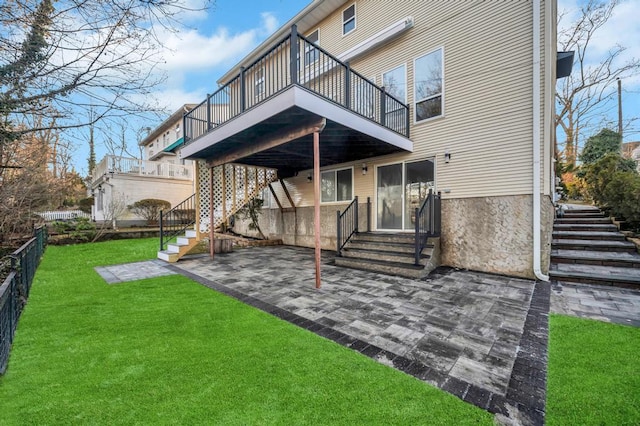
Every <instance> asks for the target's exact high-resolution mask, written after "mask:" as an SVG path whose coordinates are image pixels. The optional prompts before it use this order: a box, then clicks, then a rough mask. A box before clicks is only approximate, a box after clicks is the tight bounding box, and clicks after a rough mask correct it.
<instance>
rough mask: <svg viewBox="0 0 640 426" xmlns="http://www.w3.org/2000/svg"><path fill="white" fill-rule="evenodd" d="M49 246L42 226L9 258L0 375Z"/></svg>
mask: <svg viewBox="0 0 640 426" xmlns="http://www.w3.org/2000/svg"><path fill="white" fill-rule="evenodd" d="M46 246H47V228H46V226H41V227H39V228H36V229H35V231H34V237H33V238H31V239H30V240H29V241H27V242H26V243H25V244H23V245H22V247H20V248H19V249H18V250H16V251H14V252H13V253H11V254H10V255H9V257H10V259H11V270H10V272H9V275H8V276H7V278H6V279H5V280H4V282H3V283H2V285H1V286H0V374H4V372H5V371H6V369H7V364H8V362H9V353H10V351H11V345H12V344H13V338H14V335H15V331H16V327H17V325H18V319H19V318H20V314H21V313H22V310H23V308H24V305H25V304H26V303H27V299H28V298H29V293H30V292H31V284H32V283H33V277H34V276H35V273H36V269H37V268H38V265H39V264H40V260H41V259H42V254H43V253H44V250H45V248H46Z"/></svg>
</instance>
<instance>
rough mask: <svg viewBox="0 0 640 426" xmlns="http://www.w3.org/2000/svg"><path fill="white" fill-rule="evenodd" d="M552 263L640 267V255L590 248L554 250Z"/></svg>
mask: <svg viewBox="0 0 640 426" xmlns="http://www.w3.org/2000/svg"><path fill="white" fill-rule="evenodd" d="M551 262H552V263H570V264H581V265H594V266H615V267H619V268H640V255H639V254H637V253H626V252H622V253H620V252H617V253H616V252H606V251H589V250H552V251H551Z"/></svg>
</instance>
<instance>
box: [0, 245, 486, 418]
mask: <svg viewBox="0 0 640 426" xmlns="http://www.w3.org/2000/svg"><path fill="white" fill-rule="evenodd" d="M156 244H157V240H155V239H151V240H121V241H112V242H105V243H96V244H86V245H77V246H68V247H53V246H52V247H49V248H48V249H47V252H46V254H45V258H44V260H43V262H42V264H41V266H40V268H39V269H38V273H37V275H36V281H35V283H34V286H33V289H32V293H31V298H30V300H29V303H28V305H27V308H26V310H25V312H24V314H23V316H22V318H21V320H20V324H19V327H18V331H17V334H16V340H15V343H14V347H13V351H12V354H11V359H10V363H9V368H8V371H7V373H6V375H5V376H4V377H2V378H0V401H2V403H1V408H0V423H1V424H3V425H7V424H9V425H11V424H38V425H43V424H86V423H94V424H205V423H206V424H211V423H220V424H314V425H315V424H349V425H351V424H405V425H406V424H447V425H449V424H456V425H459V424H491V423H492V416H491V415H490V414H489V413H487V412H485V411H482V410H480V409H478V408H476V407H473V406H471V405H469V404H466V403H463V402H461V401H460V400H458V399H457V398H455V397H454V396H451V395H449V394H447V393H445V392H442V391H440V390H438V389H435V388H433V387H430V386H428V385H426V384H424V383H422V382H420V381H418V380H416V379H414V378H412V377H410V376H407V375H405V374H402V373H400V372H398V371H396V370H393V369H391V368H389V367H386V366H384V365H381V364H378V363H376V362H374V361H372V360H370V359H368V358H366V357H364V356H362V355H360V354H358V353H356V352H353V351H351V350H348V349H346V348H343V347H341V346H339V345H337V344H335V343H333V342H331V341H328V340H325V339H323V338H320V337H318V336H316V335H314V334H312V333H310V332H307V331H305V330H302V329H299V328H297V327H295V326H293V325H291V324H289V323H286V322H284V321H281V320H279V319H277V318H274V317H272V316H270V315H268V314H265V313H263V312H261V311H259V310H256V309H254V308H251V307H248V306H245V305H243V304H241V303H239V302H237V301H235V300H233V299H231V298H228V297H226V296H224V295H220V294H218V293H216V292H214V291H212V290H209V289H207V288H205V287H203V286H201V285H199V284H197V283H194V282H192V281H190V280H188V279H186V278H184V277H182V276H170V277H164V278H157V279H149V280H142V281H137V282H130V283H123V284H116V285H107V284H106V283H105V282H104V281H103V280H102V279H101V278H100V277H99V276H98V274H97V273H96V272H95V271H94V270H93V267H94V266H97V265H106V264H117V263H123V262H133V261H138V260H144V259H149V258H152V257H153V256H154V255H155V249H156Z"/></svg>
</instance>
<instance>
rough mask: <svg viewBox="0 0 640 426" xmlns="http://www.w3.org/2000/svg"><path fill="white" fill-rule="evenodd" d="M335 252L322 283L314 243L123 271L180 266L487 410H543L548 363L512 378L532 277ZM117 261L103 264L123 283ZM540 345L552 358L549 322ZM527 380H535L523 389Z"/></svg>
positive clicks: (126, 274)
mask: <svg viewBox="0 0 640 426" xmlns="http://www.w3.org/2000/svg"><path fill="white" fill-rule="evenodd" d="M332 260H333V254H332V253H330V252H325V253H323V263H324V265H323V267H322V288H321V289H319V290H318V289H315V288H314V280H315V279H314V266H313V251H312V250H309V249H305V248H299V247H283V246H279V247H262V248H251V249H246V250H236V251H235V252H233V253H230V254H225V255H216V258H215V259H214V260H213V261H211V259H209V257H208V256H197V257H194V258H191V259H185V260H182V261H181V262H179V263H178V264H175V265H171V266H169V265H164V266H163V265H162V264H159V263H157V262H155V261H152V262H147V263H146V264H145V265H140V264H138V265H133V266H127V265H121V267H122V271H121V274H122V275H123V277H122V278H123V279H122V280H131V279H133V278H135V271H136V270H137V271H138V274H139V277H138V278H143V277H146V276H147V275H148V276H159V275H162V274H164V273H166V272H169V271H174V272H178V273H182V274H184V275H186V276H188V277H190V278H192V279H194V280H196V281H198V282H200V283H202V284H204V285H206V286H208V287H210V288H213V289H215V290H218V291H221V292H223V293H226V294H228V295H230V296H232V297H235V298H238V299H240V300H241V301H243V302H245V303H248V304H250V305H253V306H255V307H257V308H260V309H262V310H265V311H267V312H269V313H272V314H274V315H276V316H279V317H281V318H283V319H285V320H287V321H290V322H292V323H294V324H296V325H298V326H301V327H304V328H307V329H308V330H310V331H312V332H315V333H317V334H319V335H322V336H324V337H327V338H329V339H332V340H334V341H336V342H338V343H340V344H342V345H345V346H348V347H351V348H352V349H354V350H358V351H360V352H361V353H363V354H364V355H367V356H369V357H371V358H374V359H376V360H377V361H378V362H381V363H384V364H387V365H389V366H391V367H394V368H397V369H400V370H402V371H404V372H406V373H408V374H411V375H413V376H415V377H417V378H419V379H421V380H424V381H426V382H429V383H431V384H433V385H435V386H437V387H440V388H442V389H444V390H446V391H448V392H450V393H453V394H455V395H457V396H458V397H460V398H461V399H464V400H466V401H468V402H471V403H473V404H475V405H478V406H480V407H482V408H484V409H488V410H490V411H492V412H495V413H502V414H508V413H509V411H510V410H511V411H513V410H512V408H511V407H512V406H514V407H516V408H518V409H519V410H525V411H526V410H530V411H533V412H534V413H537V414H536V415H535V416H534V417H541V416H543V415H544V414H543V410H544V368H545V367H546V362H540V363H539V365H536V366H534V367H535V368H538V369H539V371H540V372H539V374H535V375H533V376H532V377H531V378H529V379H527V378H526V377H524V376H525V375H526V374H525V373H524V371H522V374H521V375H520V376H517V377H516V380H514V377H513V376H514V375H513V372H514V371H516V370H518V371H520V370H523V369H524V368H529V366H525V365H521V366H519V365H518V362H517V360H518V356H519V352H518V350H519V348H521V347H522V339H523V330H525V328H526V327H525V323H526V321H527V318H528V313H529V311H530V305H531V300H532V295H533V294H534V290H535V283H534V282H533V281H528V280H521V279H514V278H509V277H502V276H495V275H490V274H482V273H474V272H463V271H453V270H450V271H444V272H443V273H440V274H436V275H432V276H431V277H430V278H429V279H427V280H422V281H418V280H411V279H405V278H399V277H392V276H387V275H382V274H376V273H370V272H363V271H357V270H352V269H346V268H340V267H336V266H333V265H331V263H332ZM117 268H118V266H116V267H109V269H108V270H105V271H101V272H106V273H107V274H106V275H105V279H107V280H108V281H109V282H119V279H118V276H119V274H118V270H117ZM99 272H100V271H99ZM132 274H133V275H132ZM149 274H151V275H149ZM122 280H120V281H122ZM547 297H548V296H547ZM545 324H546V323H545ZM536 327H537V325H536ZM545 327H546V325H545ZM532 347H534V349H535V350H534V351H533V352H534V353H535V354H536V356H538V355H541V356H542V357H543V358H544V359H546V328H545V331H544V333H543V341H542V342H539V343H538V344H537V345H535V344H534V345H533V346H532ZM540 351H543V353H540ZM520 355H521V354H520ZM521 361H522V360H521ZM536 371H538V370H536ZM539 378H541V379H542V382H541V383H538V384H537V386H538V389H537V390H535V391H533V390H531V389H533V387H534V386H536V384H535V383H533V382H532V380H533V379H536V380H538V379H539ZM522 382H527V383H528V385H529V387H530V388H531V389H529V391H526V392H525V391H522V390H520V391H519V390H518V386H519V385H521V384H522ZM525 400H526V401H525Z"/></svg>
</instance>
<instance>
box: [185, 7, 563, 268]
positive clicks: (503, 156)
mask: <svg viewBox="0 0 640 426" xmlns="http://www.w3.org/2000/svg"><path fill="white" fill-rule="evenodd" d="M557 58H559V56H557V52H556V1H554V0H551V1H544V0H532V1H530V2H512V3H509V4H508V6H506V5H505V4H504V3H501V2H444V1H442V2H418V1H415V2H399V1H398V2H396V1H388V2H374V1H364V0H361V1H342V0H315V1H313V2H312V3H310V4H309V5H308V6H307V7H305V8H304V9H303V10H302V11H301V12H299V13H298V14H297V15H296V16H295V17H293V18H292V19H291V20H290V21H289V22H288V23H286V24H285V25H284V26H283V27H281V28H280V29H279V30H277V31H276V32H275V33H274V34H272V35H271V36H270V37H268V38H267V39H266V40H265V41H264V42H263V43H262V44H260V45H259V46H258V47H257V48H256V49H255V50H253V51H252V52H251V53H250V54H249V55H248V56H246V57H245V58H244V59H243V60H242V61H240V62H239V63H238V64H237V65H236V66H234V67H233V68H231V69H230V70H229V71H228V72H227V73H226V74H225V75H224V76H222V78H221V79H220V80H219V81H218V84H219V85H220V89H219V90H218V91H217V92H215V93H214V94H213V95H210V96H208V97H207V99H206V100H205V101H204V102H203V103H202V104H200V105H199V106H196V107H194V109H193V110H192V111H190V112H189V113H187V114H186V115H185V117H184V127H185V129H186V133H185V145H184V146H183V148H182V155H183V156H184V158H189V159H193V160H197V169H198V171H197V172H196V173H197V176H198V184H197V186H198V188H199V195H200V197H199V201H200V204H199V223H198V230H199V231H200V233H201V236H202V235H203V234H205V233H207V232H209V231H210V230H211V225H212V224H213V226H214V227H215V226H217V225H218V224H219V223H221V222H222V221H224V220H226V219H228V217H230V216H231V215H232V214H233V212H234V211H235V210H236V209H237V208H239V206H241V204H242V203H243V202H244V201H246V198H245V197H249V198H250V197H251V196H255V195H256V194H259V193H263V194H264V191H263V189H265V188H270V190H269V194H270V195H269V198H270V200H268V202H267V208H265V209H264V212H263V215H262V217H261V228H262V231H263V232H264V233H265V234H267V235H269V236H270V237H274V238H282V239H283V241H284V242H285V243H286V244H295V245H300V246H308V247H313V246H314V244H315V228H314V215H315V214H316V207H319V210H320V212H319V214H320V216H321V217H320V223H321V232H320V237H321V238H320V244H321V246H322V248H323V249H333V250H336V239H337V233H338V230H337V224H336V211H337V210H340V211H344V210H345V208H346V207H347V206H348V205H349V204H350V203H351V202H352V200H353V199H354V197H356V196H357V197H358V201H359V214H358V218H357V221H358V222H359V223H360V227H359V230H360V231H362V230H363V229H364V228H366V222H367V217H366V212H367V211H370V217H369V223H370V228H371V230H372V231H373V232H374V233H375V234H383V233H393V234H401V233H406V234H407V235H408V236H409V238H410V237H411V235H413V233H414V231H415V228H416V224H415V221H416V216H415V208H416V207H419V206H421V205H422V203H423V202H424V200H425V198H426V196H427V194H428V191H429V190H430V189H433V190H435V191H437V192H441V193H442V201H441V202H442V208H441V212H442V213H441V221H442V232H441V239H440V248H441V261H440V262H441V264H443V265H449V266H453V267H460V268H468V269H472V270H479V271H487V272H495V273H500V274H508V275H513V276H521V277H529V278H534V277H538V278H540V279H545V278H546V277H545V275H544V274H545V273H546V272H547V270H548V261H549V254H550V242H551V230H552V222H553V215H554V210H553V204H552V195H551V194H553V193H554V180H553V176H554V173H553V163H552V158H553V143H552V142H553V140H552V138H553V137H554V136H553V109H554V88H555V80H556V60H557ZM569 62H571V61H570V60H569ZM569 66H570V63H569ZM561 72H562V71H560V68H558V73H559V74H560V73H561ZM318 135H319V138H318V141H319V144H318V152H319V158H317V156H316V155H315V154H314V139H315V138H316V136H318ZM314 159H317V160H318V162H319V167H320V169H321V170H320V172H319V174H318V175H316V176H319V180H320V182H318V181H316V180H315V179H314V177H313V175H314ZM242 165H249V166H252V167H255V169H252V168H245V167H244V166H242ZM252 170H254V171H252ZM258 175H260V176H262V177H263V178H264V179H260V181H259V182H258V179H257V178H256V179H255V182H256V183H255V184H253V186H251V187H250V188H249V190H247V188H246V182H253V177H254V176H258ZM276 175H277V177H276ZM276 179H280V182H279V183H278V184H275V181H276ZM230 182H232V184H233V185H231V184H230ZM270 183H271V184H270ZM316 184H319V185H318V187H317V188H318V189H317V190H318V191H319V194H317V195H318V198H319V199H320V205H319V206H317V205H316V204H315V202H314V196H315V195H314V194H315V193H314V191H315V190H316V189H315V188H316ZM243 187H244V188H245V190H244V194H243V192H242V189H241V188H243ZM232 188H233V189H232ZM239 188H240V189H239ZM261 191H262V192H261ZM210 195H211V196H210ZM263 196H264V195H263ZM367 199H369V200H370V204H369V205H368V203H367V202H366V200H367ZM367 207H369V209H367ZM211 211H213V212H214V214H213V217H212V216H211V214H210V212H211ZM237 222H238V221H236V223H237ZM241 225H242V224H240V225H239V226H241ZM343 233H344V232H343ZM372 247H373V246H372ZM370 253H371V256H373V254H375V250H374V249H371V250H370Z"/></svg>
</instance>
